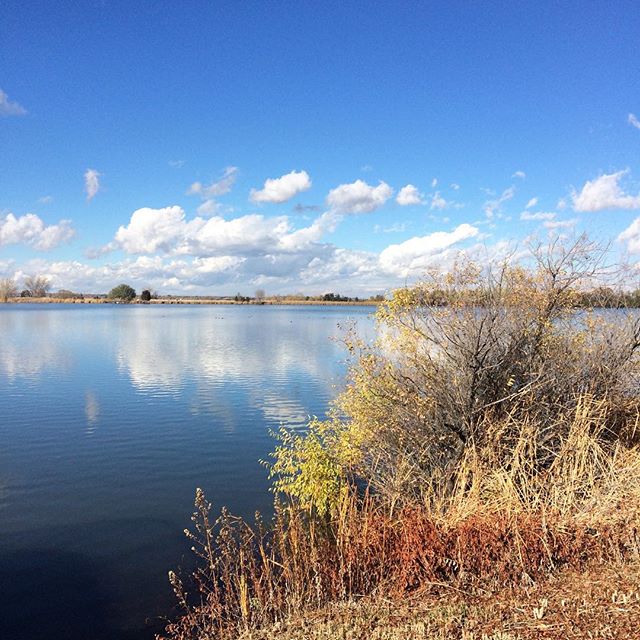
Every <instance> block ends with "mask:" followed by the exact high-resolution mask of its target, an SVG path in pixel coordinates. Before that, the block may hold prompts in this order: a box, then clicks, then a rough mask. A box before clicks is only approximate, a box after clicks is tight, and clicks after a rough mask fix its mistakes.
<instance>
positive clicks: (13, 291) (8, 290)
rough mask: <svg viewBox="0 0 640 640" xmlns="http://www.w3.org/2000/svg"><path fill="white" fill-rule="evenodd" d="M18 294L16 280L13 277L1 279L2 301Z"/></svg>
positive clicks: (0, 293) (0, 299) (0, 291)
mask: <svg viewBox="0 0 640 640" xmlns="http://www.w3.org/2000/svg"><path fill="white" fill-rule="evenodd" d="M17 295H18V289H17V288H16V283H15V280H12V279H11V278H3V279H2V280H0V301H2V302H6V301H7V300H8V299H9V298H14V297H15V296H17Z"/></svg>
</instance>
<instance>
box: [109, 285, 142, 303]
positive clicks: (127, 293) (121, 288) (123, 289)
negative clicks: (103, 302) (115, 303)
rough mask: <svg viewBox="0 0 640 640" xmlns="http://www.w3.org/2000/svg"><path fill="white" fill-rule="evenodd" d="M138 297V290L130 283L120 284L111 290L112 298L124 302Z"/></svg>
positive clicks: (110, 295)
mask: <svg viewBox="0 0 640 640" xmlns="http://www.w3.org/2000/svg"><path fill="white" fill-rule="evenodd" d="M135 297H136V290H135V289H134V288H133V287H130V286H129V285H128V284H119V285H118V286H117V287H114V288H113V289H111V291H109V298H110V299H111V300H120V301H122V302H131V301H132V300H133V299H134V298H135Z"/></svg>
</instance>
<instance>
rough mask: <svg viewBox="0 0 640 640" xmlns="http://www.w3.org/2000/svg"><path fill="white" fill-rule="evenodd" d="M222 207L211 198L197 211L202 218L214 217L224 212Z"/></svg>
mask: <svg viewBox="0 0 640 640" xmlns="http://www.w3.org/2000/svg"><path fill="white" fill-rule="evenodd" d="M222 209H223V207H222V205H221V204H220V203H219V202H217V201H216V200H214V199H213V198H209V200H205V201H204V202H203V203H202V204H201V205H200V206H199V207H198V208H197V209H196V211H197V212H198V215H200V216H212V215H214V214H216V213H221V212H222Z"/></svg>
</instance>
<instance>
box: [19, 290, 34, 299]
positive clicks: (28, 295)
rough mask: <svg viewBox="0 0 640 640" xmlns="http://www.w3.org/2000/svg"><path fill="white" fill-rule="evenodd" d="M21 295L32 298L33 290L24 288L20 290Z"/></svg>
mask: <svg viewBox="0 0 640 640" xmlns="http://www.w3.org/2000/svg"><path fill="white" fill-rule="evenodd" d="M20 297H21V298H30V297H31V291H29V290H28V289H23V290H22V291H21V292H20Z"/></svg>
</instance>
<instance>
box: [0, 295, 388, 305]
mask: <svg viewBox="0 0 640 640" xmlns="http://www.w3.org/2000/svg"><path fill="white" fill-rule="evenodd" d="M4 304H124V305H150V304H151V305H176V304H188V305H237V306H245V307H249V306H251V307H262V306H299V305H302V306H315V307H377V306H378V305H379V304H380V302H379V301H376V300H358V301H357V302H356V301H355V300H352V301H344V302H343V301H340V302H338V301H335V300H269V299H267V300H265V301H264V302H238V301H236V300H233V299H230V300H226V299H224V300H218V299H199V298H180V297H175V298H174V297H172V298H161V299H158V300H149V301H147V302H143V301H142V300H133V301H132V302H118V301H116V300H109V299H108V298H54V297H48V298H13V299H11V300H9V301H7V302H6V303H4Z"/></svg>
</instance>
